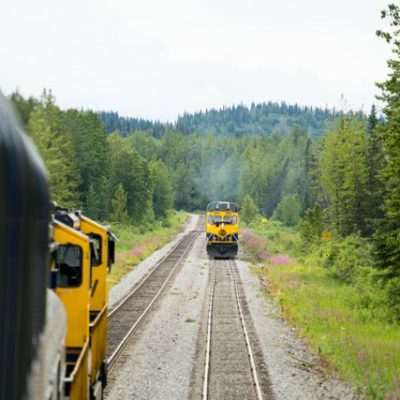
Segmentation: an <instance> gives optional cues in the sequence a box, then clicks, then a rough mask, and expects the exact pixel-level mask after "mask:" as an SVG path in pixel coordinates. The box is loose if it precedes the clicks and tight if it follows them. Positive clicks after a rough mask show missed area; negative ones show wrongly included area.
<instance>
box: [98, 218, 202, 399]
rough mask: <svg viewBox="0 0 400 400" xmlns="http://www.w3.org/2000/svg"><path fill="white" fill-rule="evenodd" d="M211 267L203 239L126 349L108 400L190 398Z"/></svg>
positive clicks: (107, 393) (115, 372) (107, 391)
mask: <svg viewBox="0 0 400 400" xmlns="http://www.w3.org/2000/svg"><path fill="white" fill-rule="evenodd" d="M195 222H196V221H194V225H193V226H195ZM207 265H208V260H207V256H206V253H205V239H204V235H201V236H200V237H199V239H198V240H197V241H196V242H195V244H194V246H193V248H192V250H191V251H190V252H189V255H188V257H187V259H186V261H185V262H184V264H183V266H182V268H181V270H180V272H179V274H178V275H177V276H176V278H175V280H174V282H173V283H172V285H170V288H169V289H167V290H168V291H167V293H166V294H165V296H164V297H163V299H162V301H161V302H160V304H159V305H158V307H157V309H155V310H154V311H153V313H152V315H151V318H150V319H149V320H148V321H147V322H146V324H145V325H144V326H143V327H142V329H140V330H139V332H138V333H137V334H135V336H134V338H133V339H132V340H131V342H130V343H129V344H128V345H127V347H126V348H125V350H124V352H123V353H124V356H123V361H121V362H119V364H118V366H117V367H116V368H115V369H113V370H112V371H111V372H110V383H109V385H108V386H107V390H106V393H105V395H106V399H133V398H135V399H163V400H165V399H187V398H188V396H189V390H190V379H191V373H192V369H193V363H194V359H195V351H196V340H197V333H198V329H199V325H200V319H201V313H202V307H203V304H204V303H205V301H206V300H205V298H204V296H205V294H206V287H207V280H208V270H207Z"/></svg>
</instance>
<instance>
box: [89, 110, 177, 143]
mask: <svg viewBox="0 0 400 400" xmlns="http://www.w3.org/2000/svg"><path fill="white" fill-rule="evenodd" d="M97 115H98V117H99V118H100V120H101V122H103V124H104V126H105V128H106V132H107V133H112V132H115V131H119V132H120V133H121V135H122V136H128V135H129V134H130V133H131V132H134V131H146V132H149V133H150V134H151V135H152V136H154V137H161V136H162V135H163V133H164V132H165V129H166V128H167V127H169V126H171V127H172V125H170V124H166V123H161V122H159V121H151V120H149V119H143V118H132V117H120V115H119V114H118V113H117V112H114V111H99V112H98V113H97Z"/></svg>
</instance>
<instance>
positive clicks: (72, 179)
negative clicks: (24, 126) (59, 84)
mask: <svg viewBox="0 0 400 400" xmlns="http://www.w3.org/2000/svg"><path fill="white" fill-rule="evenodd" d="M29 131H30V133H31V135H32V139H33V140H34V142H35V143H36V146H37V147H38V150H39V153H40V155H41V156H42V157H43V159H44V162H45V164H46V167H47V170H48V173H49V178H50V189H51V194H52V198H53V200H55V201H56V202H58V203H60V204H62V205H64V206H76V205H77V204H78V203H79V194H78V185H79V183H80V174H79V169H78V167H77V164H76V153H75V149H74V146H73V142H72V138H71V136H70V135H69V134H68V130H67V128H66V126H65V124H64V121H63V118H62V112H61V111H60V109H59V108H58V107H57V106H56V105H55V103H54V97H53V95H52V93H51V92H46V91H44V92H43V96H42V98H41V102H40V104H39V105H38V106H37V108H36V110H35V111H33V112H32V113H31V115H30V119H29Z"/></svg>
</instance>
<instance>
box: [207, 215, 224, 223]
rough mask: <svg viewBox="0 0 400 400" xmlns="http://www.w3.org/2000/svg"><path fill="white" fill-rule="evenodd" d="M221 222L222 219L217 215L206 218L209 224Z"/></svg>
mask: <svg viewBox="0 0 400 400" xmlns="http://www.w3.org/2000/svg"><path fill="white" fill-rule="evenodd" d="M221 222H222V218H221V217H220V216H219V215H210V216H209V217H208V223H209V224H219V223H221Z"/></svg>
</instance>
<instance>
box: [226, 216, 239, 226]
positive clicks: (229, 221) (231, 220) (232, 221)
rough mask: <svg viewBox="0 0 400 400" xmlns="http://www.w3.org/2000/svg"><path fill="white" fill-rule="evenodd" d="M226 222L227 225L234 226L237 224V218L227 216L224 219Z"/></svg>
mask: <svg viewBox="0 0 400 400" xmlns="http://www.w3.org/2000/svg"><path fill="white" fill-rule="evenodd" d="M224 222H225V223H226V224H232V225H234V224H237V216H236V215H234V216H231V215H226V216H225V217H224Z"/></svg>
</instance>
